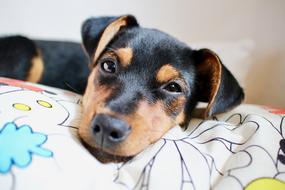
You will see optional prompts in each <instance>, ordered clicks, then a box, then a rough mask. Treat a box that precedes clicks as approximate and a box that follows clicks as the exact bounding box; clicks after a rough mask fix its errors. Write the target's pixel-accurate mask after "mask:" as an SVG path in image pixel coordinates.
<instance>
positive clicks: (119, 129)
mask: <svg viewBox="0 0 285 190" xmlns="http://www.w3.org/2000/svg"><path fill="white" fill-rule="evenodd" d="M2 40H3V39H2ZM82 40H83V46H84V49H85V51H86V53H87V55H88V58H87V57H85V56H84V51H83V50H82V49H80V45H79V44H73V45H74V47H72V46H73V45H71V46H69V47H68V46H66V43H67V42H43V41H31V42H32V43H33V44H35V46H34V48H33V54H32V55H33V56H30V57H31V58H30V60H32V61H31V62H32V63H31V64H32V66H31V67H30V69H26V75H25V77H26V78H25V79H27V80H29V79H30V78H33V77H32V76H33V75H34V74H32V73H37V75H39V76H37V77H36V78H37V80H35V81H34V82H40V83H43V84H47V85H52V86H56V87H62V88H64V87H63V86H62V85H61V86H59V85H58V84H59V83H62V82H63V81H66V83H68V84H69V86H72V88H74V89H80V90H78V91H79V92H83V91H84V90H82V89H85V91H84V94H83V99H82V121H81V124H80V127H79V136H80V139H81V140H82V142H83V144H84V145H85V146H86V147H87V149H88V150H89V151H90V152H91V153H92V154H93V155H94V156H95V157H96V158H97V159H98V160H100V161H101V162H110V161H117V162H120V161H126V160H128V159H130V158H131V157H133V156H134V155H136V154H138V153H139V152H141V151H142V150H144V149H145V148H146V147H147V146H148V145H150V144H152V143H154V142H156V141H157V140H159V139H160V138H161V137H162V136H163V135H164V134H165V133H166V132H167V131H168V130H169V129H171V128H172V127H173V126H175V125H176V124H179V125H180V126H181V127H184V128H185V127H187V126H188V124H189V121H190V119H191V114H192V111H193V109H194V108H195V106H196V104H197V103H198V102H207V103H208V105H207V108H206V109H205V112H204V116H205V117H209V116H211V115H213V114H217V113H221V112H225V111H227V110H229V109H232V108H233V107H235V106H237V105H238V104H240V103H241V102H242V100H243V98H244V93H243V89H242V88H241V87H240V85H239V84H238V82H237V80H236V79H235V78H234V77H233V75H232V74H231V73H230V71H228V69H227V68H226V67H225V66H224V65H223V64H222V63H221V60H220V58H219V57H218V55H216V54H215V53H214V52H213V51H211V50H209V49H200V50H193V49H191V48H190V47H189V46H187V45H186V44H184V43H182V42H180V41H178V40H177V39H175V38H173V37H171V36H169V35H167V34H165V33H163V32H161V31H159V30H155V29H147V28H143V27H140V26H139V24H138V23H137V20H136V18H135V17H133V16H131V15H126V16H119V17H98V18H90V19H88V20H87V21H85V22H84V24H83V26H82ZM1 43H2V42H1V40H0V51H2V49H3V45H2V44H1ZM69 45H70V44H69ZM6 46H7V44H6V45H4V47H6ZM50 46H52V48H49V47H50ZM60 47H62V48H60ZM1 48H2V49H1ZM25 49H26V47H21V48H19V52H20V53H19V55H20V56H21V55H22V53H21V52H25V51H27V50H25ZM0 54H1V55H2V52H1V53H0ZM37 57H38V58H39V59H41V60H43V61H42V62H43V63H42V65H43V66H42V67H43V68H45V69H43V71H41V72H34V71H33V68H34V66H33V64H34V65H35V64H36V63H35V61H33V60H35V59H36V58H37ZM1 59H2V58H1ZM1 59H0V65H1V67H2V68H4V70H5V68H6V66H5V65H6V64H4V66H3V63H2V60H1ZM11 59H12V58H11V57H9V58H7V61H6V63H7V64H9V63H13V64H15V62H17V64H18V65H20V63H19V62H21V61H23V59H22V58H21V57H19V56H18V55H17V56H16V58H14V59H16V60H11ZM88 62H89V67H90V70H88V69H87V65H88V64H87V63H88ZM23 65H25V64H23ZM27 65H28V64H27ZM27 67H28V66H27ZM35 70H37V69H35ZM69 70H71V71H69ZM73 71H75V72H73ZM17 73H21V69H20V71H19V72H16V74H17ZM41 73H42V74H41ZM19 75H20V74H19ZM9 76H10V77H14V73H13V74H12V75H9ZM87 78H88V81H87V85H86V80H87Z"/></svg>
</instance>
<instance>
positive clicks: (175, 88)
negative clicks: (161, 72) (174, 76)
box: [163, 82, 182, 93]
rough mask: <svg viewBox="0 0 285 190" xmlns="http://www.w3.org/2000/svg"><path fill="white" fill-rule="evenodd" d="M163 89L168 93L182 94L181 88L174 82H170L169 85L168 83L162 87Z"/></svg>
mask: <svg viewBox="0 0 285 190" xmlns="http://www.w3.org/2000/svg"><path fill="white" fill-rule="evenodd" d="M163 89H164V90H166V91H168V92H172V93H173V92H174V93H180V92H182V88H181V86H180V85H179V84H178V83H176V82H170V83H168V84H167V85H165V86H164V87H163Z"/></svg>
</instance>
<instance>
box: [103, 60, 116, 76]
mask: <svg viewBox="0 0 285 190" xmlns="http://www.w3.org/2000/svg"><path fill="white" fill-rule="evenodd" d="M101 69H102V70H103V71H104V72H106V73H115V72H116V70H117V64H116V62H115V61H112V60H104V61H102V62H101Z"/></svg>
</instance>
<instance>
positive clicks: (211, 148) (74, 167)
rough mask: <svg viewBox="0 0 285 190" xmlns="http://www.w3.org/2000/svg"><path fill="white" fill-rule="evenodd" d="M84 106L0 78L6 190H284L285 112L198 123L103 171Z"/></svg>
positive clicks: (244, 111)
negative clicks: (91, 147)
mask: <svg viewBox="0 0 285 190" xmlns="http://www.w3.org/2000/svg"><path fill="white" fill-rule="evenodd" d="M80 101H81V96H79V95H77V94H74V93H71V92H69V91H65V90H59V89H55V88H51V87H46V86H43V85H38V84H31V83H25V82H22V81H17V80H12V79H7V78H0V189H1V190H10V189H18V190H22V189H29V190H31V189H35V190H38V189H187V190H189V189H193V190H194V189H195V190H208V189H216V190H219V189H221V190H222V189H228V187H230V188H231V189H232V190H242V189H246V190H257V189H274V190H284V189H285V140H284V134H285V121H284V118H285V110H282V109H274V108H270V107H264V106H256V105H241V106H239V107H237V108H236V109H234V110H232V111H230V112H228V113H225V114H220V115H217V116H215V117H213V118H212V119H211V120H200V119H192V121H191V123H190V126H189V128H188V129H187V130H186V131H182V130H181V129H180V127H178V126H176V127H174V128H173V129H172V130H170V131H169V132H168V133H167V134H166V135H165V136H164V137H163V138H162V139H161V140H159V141H158V142H156V143H155V144H153V145H151V146H149V147H148V148H147V149H146V150H144V151H143V152H141V153H140V154H139V155H137V156H136V157H134V158H133V159H132V160H130V161H129V162H127V163H124V164H122V163H120V164H113V163H112V164H101V163H100V162H98V161H97V160H96V159H95V158H93V157H92V156H91V155H90V154H89V153H88V151H86V150H85V148H84V147H83V146H82V145H81V144H80V141H79V140H78V137H77V130H78V123H79V121H80V113H81V112H80ZM158 127H159V126H158Z"/></svg>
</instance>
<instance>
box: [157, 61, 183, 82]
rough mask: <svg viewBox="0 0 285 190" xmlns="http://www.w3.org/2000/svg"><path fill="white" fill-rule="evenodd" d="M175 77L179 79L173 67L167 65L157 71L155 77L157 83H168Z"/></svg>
mask: <svg viewBox="0 0 285 190" xmlns="http://www.w3.org/2000/svg"><path fill="white" fill-rule="evenodd" d="M177 77H179V72H178V71H177V70H176V69H175V68H174V67H172V66H171V65H169V64H167V65H164V66H162V67H161V68H160V69H159V71H158V72H157V75H156V80H157V81H158V82H168V81H170V80H172V79H175V78H177Z"/></svg>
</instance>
